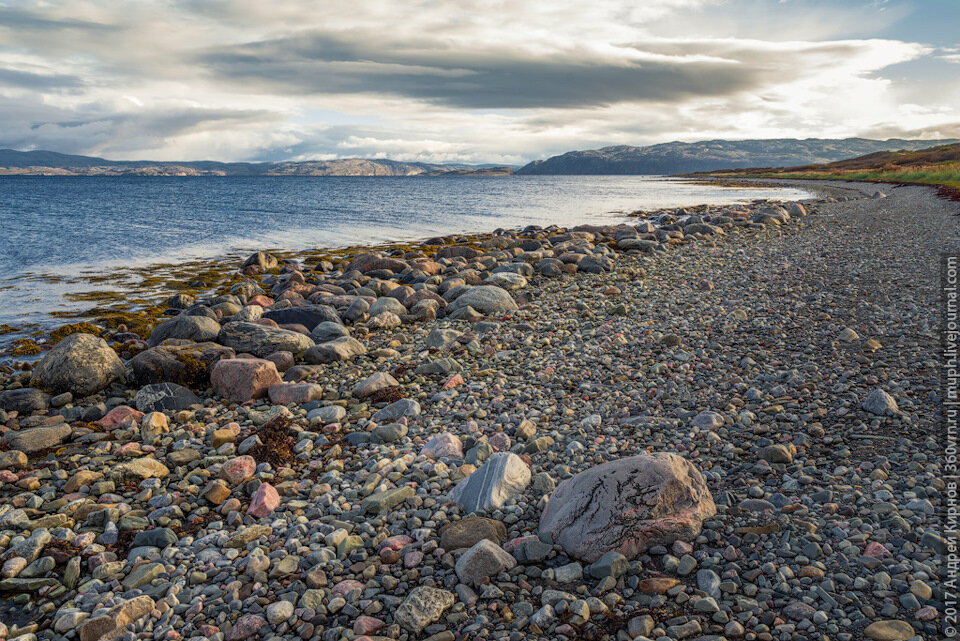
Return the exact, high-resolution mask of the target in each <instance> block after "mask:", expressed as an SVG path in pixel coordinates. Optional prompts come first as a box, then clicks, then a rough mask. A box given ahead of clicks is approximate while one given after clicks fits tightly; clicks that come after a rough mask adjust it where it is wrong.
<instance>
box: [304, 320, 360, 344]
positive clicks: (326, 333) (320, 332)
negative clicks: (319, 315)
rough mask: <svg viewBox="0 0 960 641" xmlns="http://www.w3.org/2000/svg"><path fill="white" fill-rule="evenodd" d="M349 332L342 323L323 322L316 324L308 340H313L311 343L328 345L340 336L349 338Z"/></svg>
mask: <svg viewBox="0 0 960 641" xmlns="http://www.w3.org/2000/svg"><path fill="white" fill-rule="evenodd" d="M349 335H350V330H349V329H347V328H346V326H345V325H343V324H342V323H334V322H333V321H323V322H322V323H318V324H317V326H316V327H314V328H313V330H312V331H311V332H310V338H312V339H313V342H314V343H316V344H317V345H319V344H320V343H328V342H330V341H332V340H336V339H338V338H340V337H341V336H349Z"/></svg>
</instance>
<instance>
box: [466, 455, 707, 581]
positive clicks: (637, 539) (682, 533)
mask: <svg viewBox="0 0 960 641" xmlns="http://www.w3.org/2000/svg"><path fill="white" fill-rule="evenodd" d="M478 472H479V470H478ZM475 474H476V472H475V473H474V475H475ZM716 511H717V510H716V506H715V505H714V503H713V497H712V496H711V495H710V490H709V489H707V484H706V482H705V481H704V479H703V476H702V475H701V474H700V472H699V471H698V470H697V469H696V467H694V466H693V464H692V463H690V462H689V461H687V460H686V459H684V458H681V457H680V456H677V455H676V454H669V453H657V454H641V455H639V456H631V457H628V458H622V459H619V460H617V461H611V462H609V463H604V464H602V465H597V466H595V467H592V468H590V469H588V470H586V471H584V472H581V473H580V474H577V475H576V476H574V477H573V478H570V479H567V480H566V481H564V482H562V483H561V484H560V485H558V486H557V489H556V490H554V492H553V493H552V494H551V495H550V500H549V502H548V503H547V507H546V508H545V509H544V511H543V514H542V515H541V516H540V533H541V534H548V535H550V536H552V537H553V542H554V543H558V544H560V545H561V546H562V547H563V549H564V551H565V552H566V553H567V554H568V555H570V556H571V557H574V558H577V559H583V560H586V561H590V562H593V561H596V560H597V559H599V558H600V557H602V556H603V555H604V554H605V553H607V552H609V551H611V550H613V551H616V552H619V553H621V554H623V555H624V556H626V557H627V558H628V559H632V558H634V557H636V556H637V555H638V554H640V553H642V552H644V551H646V550H647V549H649V548H650V547H652V546H654V545H669V544H672V543H673V542H674V541H677V540H690V539H692V538H694V537H695V536H696V535H697V534H698V533H699V532H700V528H701V526H702V524H703V521H704V519H707V518H709V517H711V516H713V515H714V514H716Z"/></svg>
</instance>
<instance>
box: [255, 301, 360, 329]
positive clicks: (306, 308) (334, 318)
mask: <svg viewBox="0 0 960 641" xmlns="http://www.w3.org/2000/svg"><path fill="white" fill-rule="evenodd" d="M263 317H264V318H269V319H270V320H272V321H273V322H275V323H276V324H277V325H303V326H304V327H306V328H307V330H308V331H311V332H312V331H313V328H314V327H316V326H317V325H319V324H320V323H324V322H330V323H343V321H341V320H340V315H339V314H338V313H337V310H336V309H334V308H333V307H330V306H329V305H301V306H299V307H287V308H286V309H273V308H271V309H270V310H268V311H266V312H264V313H263Z"/></svg>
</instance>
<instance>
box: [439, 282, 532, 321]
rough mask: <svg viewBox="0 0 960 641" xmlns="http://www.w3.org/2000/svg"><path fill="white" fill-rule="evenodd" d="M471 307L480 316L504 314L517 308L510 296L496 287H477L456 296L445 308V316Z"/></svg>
mask: <svg viewBox="0 0 960 641" xmlns="http://www.w3.org/2000/svg"><path fill="white" fill-rule="evenodd" d="M464 307H472V308H473V309H475V310H477V311H478V312H480V313H481V314H487V315H490V314H506V313H508V312H512V311H514V310H516V309H518V308H517V303H516V302H514V300H513V298H512V297H511V296H510V294H509V293H508V292H507V291H506V290H505V289H503V288H501V287H497V286H496V285H479V286H477V287H471V288H470V289H468V290H467V291H466V292H464V293H463V294H461V295H460V296H457V298H456V300H454V301H453V302H452V303H450V305H449V306H448V307H447V314H448V315H449V314H452V313H453V312H455V311H457V310H458V309H462V308H464Z"/></svg>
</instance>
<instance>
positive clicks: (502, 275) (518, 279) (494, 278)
mask: <svg viewBox="0 0 960 641" xmlns="http://www.w3.org/2000/svg"><path fill="white" fill-rule="evenodd" d="M483 282H485V283H488V284H490V285H496V286H497V287H500V288H501V289H506V290H509V291H513V290H515V289H523V288H524V287H526V286H527V279H526V278H524V277H523V276H521V275H520V274H514V273H512V272H496V273H493V274H490V276H488V277H487V278H486V279H485V280H484V281H483Z"/></svg>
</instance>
